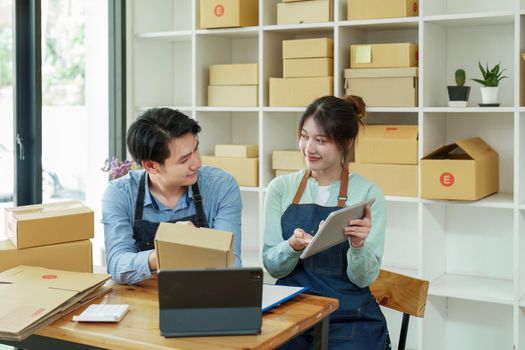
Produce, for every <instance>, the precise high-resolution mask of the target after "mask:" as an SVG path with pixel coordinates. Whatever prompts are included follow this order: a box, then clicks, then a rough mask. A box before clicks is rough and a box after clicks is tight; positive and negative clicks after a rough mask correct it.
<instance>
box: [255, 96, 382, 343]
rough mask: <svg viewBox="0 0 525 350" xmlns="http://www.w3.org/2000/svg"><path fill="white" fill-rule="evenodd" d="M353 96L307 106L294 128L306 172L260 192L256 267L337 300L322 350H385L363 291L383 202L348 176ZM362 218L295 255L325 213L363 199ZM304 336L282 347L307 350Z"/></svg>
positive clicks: (372, 270) (377, 260) (377, 257)
mask: <svg viewBox="0 0 525 350" xmlns="http://www.w3.org/2000/svg"><path fill="white" fill-rule="evenodd" d="M364 116H365V105H364V102H363V100H362V99H361V98H360V97H357V96H347V97H345V98H344V99H341V98H338V97H334V96H325V97H321V98H319V99H317V100H315V101H314V102H313V103H312V104H311V105H310V106H308V108H307V109H306V112H305V113H304V114H303V117H302V118H301V121H300V122H299V128H298V134H299V148H300V150H301V153H302V154H303V156H304V159H305V162H306V167H307V169H306V170H301V171H299V172H296V173H293V174H289V175H286V176H280V177H277V178H275V179H274V180H272V182H271V183H270V184H269V186H268V191H267V196H266V202H265V228H264V248H263V262H264V266H265V267H266V269H267V270H268V272H269V273H270V274H271V275H272V276H273V277H275V278H278V280H277V284H282V285H295V286H304V287H308V288H309V293H312V294H316V295H323V296H328V297H332V298H337V299H339V309H338V310H337V311H336V312H335V313H333V314H332V315H331V316H330V329H329V348H330V349H367V350H373V349H377V350H383V349H388V348H389V344H390V341H389V339H388V334H387V327H386V321H385V318H384V316H383V314H382V313H381V310H380V309H379V306H378V305H377V303H376V302H375V300H374V298H373V296H372V294H371V293H370V290H369V288H368V285H369V284H370V283H371V282H372V281H374V279H375V278H376V277H377V274H378V272H379V268H380V266H381V259H382V256H383V245H384V233H385V216H386V213H385V201H384V196H383V194H382V192H381V191H380V190H379V188H378V187H377V186H375V185H374V184H373V183H371V182H369V181H367V180H366V179H364V178H363V177H361V176H359V175H357V174H350V175H349V174H348V162H349V153H350V149H351V147H352V145H353V143H354V140H355V138H356V136H357V133H358V130H359V124H362V125H364V123H363V118H364ZM370 198H375V202H374V203H373V204H372V205H371V207H370V206H367V207H366V209H365V217H364V218H363V219H359V220H352V221H350V222H348V226H347V227H345V229H344V233H345V235H346V236H347V237H348V240H347V241H346V242H344V243H341V244H339V245H337V246H335V247H332V248H330V249H327V250H325V251H323V252H321V253H318V254H316V255H313V256H312V257H310V258H307V259H305V260H300V259H299V256H300V255H301V252H302V250H304V248H305V247H306V246H307V245H308V243H309V242H310V240H311V239H312V235H313V234H314V232H316V231H317V228H318V227H319V225H320V224H322V221H323V220H324V219H325V218H326V217H327V216H328V214H329V213H330V212H332V211H334V210H337V209H340V208H341V207H345V206H348V205H351V204H354V203H358V202H361V201H363V200H366V199H370ZM312 337H313V336H312V332H311V331H310V332H307V333H305V334H303V335H302V336H300V337H298V338H295V339H294V340H292V341H291V342H289V343H287V344H285V346H284V347H283V348H289V349H304V348H308V347H309V346H310V347H311V343H312V339H313V338H312Z"/></svg>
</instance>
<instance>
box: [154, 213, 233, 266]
mask: <svg viewBox="0 0 525 350" xmlns="http://www.w3.org/2000/svg"><path fill="white" fill-rule="evenodd" d="M155 251H156V254H157V261H158V267H159V270H166V269H196V268H203V269H204V268H225V267H230V266H232V265H233V262H234V256H233V233H231V232H226V231H220V230H214V229H209V228H199V227H195V226H192V225H188V224H184V223H174V224H173V223H167V222H161V223H160V225H159V228H158V229H157V233H156V235H155Z"/></svg>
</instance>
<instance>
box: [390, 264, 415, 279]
mask: <svg viewBox="0 0 525 350" xmlns="http://www.w3.org/2000/svg"><path fill="white" fill-rule="evenodd" d="M381 269H382V270H387V271H392V272H395V273H400V274H402V275H405V276H410V277H414V278H419V274H418V271H417V269H416V268H409V267H399V266H392V265H382V266H381Z"/></svg>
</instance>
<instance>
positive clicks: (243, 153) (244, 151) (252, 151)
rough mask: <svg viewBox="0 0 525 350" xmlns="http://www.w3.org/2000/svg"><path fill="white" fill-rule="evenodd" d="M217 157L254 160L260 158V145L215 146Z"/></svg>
mask: <svg viewBox="0 0 525 350" xmlns="http://www.w3.org/2000/svg"><path fill="white" fill-rule="evenodd" d="M215 156H216V157H236V158H254V157H258V156H259V145H215Z"/></svg>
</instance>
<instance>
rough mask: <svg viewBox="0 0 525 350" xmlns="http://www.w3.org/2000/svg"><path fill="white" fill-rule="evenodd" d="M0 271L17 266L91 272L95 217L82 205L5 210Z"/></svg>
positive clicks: (63, 204) (56, 205) (71, 203)
mask: <svg viewBox="0 0 525 350" xmlns="http://www.w3.org/2000/svg"><path fill="white" fill-rule="evenodd" d="M5 234H6V236H7V238H8V240H4V241H0V271H4V270H7V269H10V268H12V267H15V266H18V265H32V266H42V267H46V268H50V269H57V270H66V271H74V272H92V271H93V260H92V248H91V241H90V240H89V239H90V238H93V235H94V213H93V210H91V209H90V208H88V207H86V206H85V205H84V204H83V203H81V202H79V201H67V202H59V203H49V204H37V205H29V206H21V207H15V208H6V209H5Z"/></svg>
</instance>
